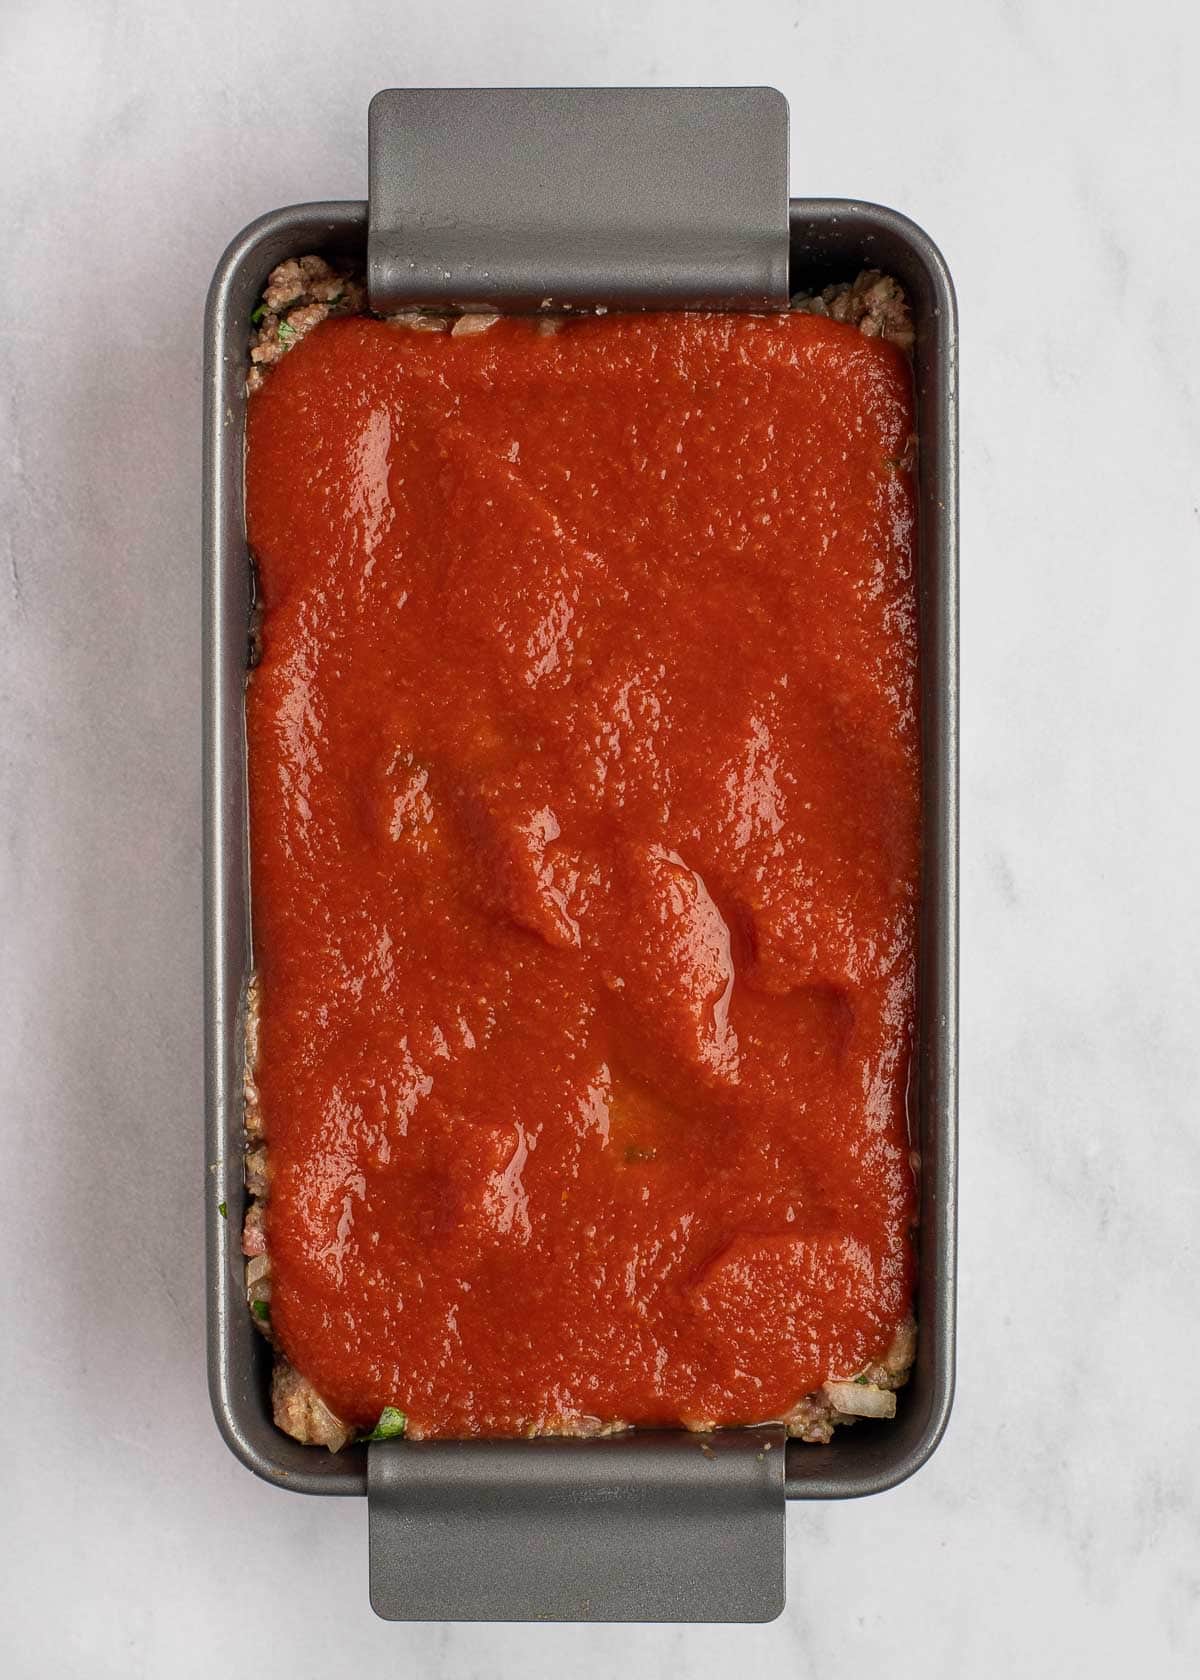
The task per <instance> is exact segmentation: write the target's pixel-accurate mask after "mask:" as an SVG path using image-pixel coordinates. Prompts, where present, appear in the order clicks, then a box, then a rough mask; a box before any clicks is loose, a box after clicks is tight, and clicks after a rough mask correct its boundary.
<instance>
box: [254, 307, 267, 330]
mask: <svg viewBox="0 0 1200 1680" xmlns="http://www.w3.org/2000/svg"><path fill="white" fill-rule="evenodd" d="M266 313H267V306H266V304H265V303H260V304H259V306H258V308H257V309H254V310H251V312H250V319H251V321H253V323H254V325H255V326H257V325H258V323H259V322H260V321H261V320H262V318H263V316H264V315H265V314H266Z"/></svg>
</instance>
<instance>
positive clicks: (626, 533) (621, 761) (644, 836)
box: [246, 314, 919, 1436]
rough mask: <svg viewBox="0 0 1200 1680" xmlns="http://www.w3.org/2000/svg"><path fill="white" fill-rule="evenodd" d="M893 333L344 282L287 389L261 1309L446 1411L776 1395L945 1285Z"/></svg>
mask: <svg viewBox="0 0 1200 1680" xmlns="http://www.w3.org/2000/svg"><path fill="white" fill-rule="evenodd" d="M913 425H914V419H913V397H912V389H911V377H910V373H909V369H908V365H907V363H906V361H905V359H904V357H903V356H902V355H901V354H900V353H899V351H897V350H895V349H894V348H893V347H891V346H890V345H887V344H884V343H881V342H879V341H878V340H868V339H866V338H864V337H862V336H861V335H860V334H859V333H857V332H856V331H854V330H853V329H851V328H850V327H848V326H845V325H842V324H839V323H836V322H832V321H828V320H823V319H819V318H814V317H810V316H805V315H799V314H797V315H787V316H778V317H763V318H755V317H746V316H742V317H738V316H731V315H715V316H701V315H657V316H649V317H620V316H609V317H604V318H589V319H580V320H578V321H574V322H571V323H569V324H567V325H565V326H564V327H563V328H562V330H560V331H557V332H546V331H544V330H540V329H539V326H538V325H537V324H535V323H532V322H529V321H523V320H506V321H501V322H500V323H498V324H497V325H495V326H493V327H492V328H491V329H490V330H489V331H486V332H484V333H481V334H478V335H476V336H469V337H466V336H450V335H448V334H445V333H436V332H429V333H421V332H414V331H412V330H411V329H409V328H407V327H402V326H398V325H392V324H387V323H384V322H380V321H374V320H371V319H367V318H365V317H354V318H350V319H345V320H338V321H329V322H326V323H325V324H323V325H321V326H319V327H317V328H316V329H315V330H314V331H313V332H312V333H311V334H310V335H309V336H308V337H307V338H306V339H305V340H304V342H303V343H302V344H300V345H298V346H297V347H296V349H295V350H293V351H292V352H291V353H290V354H289V355H288V356H287V357H286V358H285V359H284V360H283V361H282V362H281V363H280V364H279V366H278V367H277V368H276V369H275V370H274V371H273V372H272V373H271V375H270V377H269V379H268V380H267V382H266V384H265V386H264V387H263V389H262V390H261V391H260V392H259V393H258V394H256V395H255V396H254V397H253V399H252V401H251V403H250V415H249V452H248V461H247V474H246V490H247V519H248V529H249V538H250V543H251V546H252V549H253V552H254V554H255V556H256V559H257V564H258V569H259V578H260V587H261V597H262V602H263V607H264V621H263V656H262V660H261V663H260V664H259V666H258V668H257V669H256V670H255V672H254V673H253V676H252V679H251V681H250V684H249V690H248V696H247V727H248V736H249V765H250V800H251V829H252V870H253V925H254V950H255V963H256V967H257V969H258V972H259V975H260V977H261V988H262V1017H261V1037H260V1045H261V1048H260V1061H259V1067H258V1081H259V1087H260V1092H261V1100H262V1110H263V1115H264V1120H265V1126H266V1136H267V1142H268V1145H269V1161H270V1173H271V1191H270V1201H269V1204H268V1212H267V1232H268V1238H269V1245H270V1254H271V1257H272V1268H273V1294H272V1306H271V1315H272V1327H273V1330H274V1333H275V1335H276V1337H277V1339H278V1341H279V1343H280V1345H281V1347H282V1349H283V1350H284V1352H285V1353H286V1355H287V1357H288V1358H289V1359H290V1360H291V1361H292V1363H293V1364H294V1365H295V1366H296V1367H297V1368H298V1369H299V1370H300V1371H301V1372H302V1373H303V1374H304V1375H305V1376H307V1377H309V1378H310V1379H311V1380H312V1382H313V1383H314V1384H315V1385H316V1387H317V1389H318V1390H319V1392H320V1393H321V1394H322V1395H323V1396H324V1398H325V1399H326V1401H327V1402H328V1404H329V1405H330V1406H331V1407H332V1408H333V1409H334V1411H335V1412H337V1413H338V1414H339V1415H340V1416H342V1417H343V1418H344V1419H346V1420H348V1421H350V1422H352V1423H355V1424H359V1425H364V1426H370V1425H371V1424H372V1423H373V1422H374V1420H375V1419H376V1418H377V1416H378V1414H379V1412H380V1411H381V1409H382V1408H383V1407H384V1406H397V1407H399V1408H400V1409H401V1410H403V1411H404V1412H406V1413H407V1416H408V1431H409V1434H410V1435H412V1436H435V1435H442V1436H453V1435H472V1434H517V1433H524V1432H528V1431H533V1430H539V1429H564V1428H565V1429H574V1428H582V1429H588V1428H593V1427H595V1426H596V1424H597V1420H599V1421H600V1422H604V1423H607V1422H610V1421H615V1420H623V1421H625V1422H628V1423H633V1424H640V1425H649V1424H668V1425H670V1424H679V1423H680V1422H682V1423H684V1424H688V1425H697V1424H705V1423H726V1424H740V1423H749V1422H753V1421H760V1420H766V1419H774V1418H779V1417H781V1416H783V1415H784V1414H785V1413H786V1412H787V1411H788V1409H789V1408H790V1407H792V1406H793V1405H795V1403H796V1402H797V1401H798V1400H799V1399H800V1398H801V1397H802V1396H803V1395H805V1394H806V1393H808V1392H810V1391H811V1390H813V1389H815V1388H817V1387H818V1386H819V1385H820V1384H821V1383H822V1381H824V1380H825V1379H827V1378H836V1377H847V1376H852V1375H853V1374H855V1373H856V1372H857V1371H859V1370H860V1369H861V1368H862V1366H863V1365H864V1364H865V1363H866V1362H867V1361H869V1360H870V1359H872V1358H874V1357H877V1356H879V1355H880V1354H881V1353H882V1351H883V1350H884V1349H885V1348H886V1347H887V1345H888V1343H889V1341H890V1339H891V1337H892V1334H893V1331H894V1330H895V1328H896V1326H897V1325H898V1323H899V1322H900V1321H901V1320H902V1319H903V1318H904V1316H905V1315H906V1313H907V1312H908V1310H909V1306H910V1298H911V1287H912V1267H913V1261H912V1250H911V1240H910V1230H911V1224H912V1220H913V1216H914V1195H913V1183H912V1173H911V1168H910V1156H909V1141H908V1134H907V1126H906V1087H907V1081H908V1072H909V1062H910V1053H911V1045H912V1037H913V1009H914V971H915V970H914V923H915V912H916V902H917V889H918V865H919V753H918V730H917V624H916V610H917V609H916V594H915V584H914V575H913V556H914V524H915V515H914V503H913V487H912V482H911V478H910V474H909V471H908V468H907V466H906V464H905V461H906V446H907V444H908V442H909V439H910V437H911V434H912V432H913Z"/></svg>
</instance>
